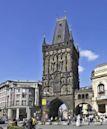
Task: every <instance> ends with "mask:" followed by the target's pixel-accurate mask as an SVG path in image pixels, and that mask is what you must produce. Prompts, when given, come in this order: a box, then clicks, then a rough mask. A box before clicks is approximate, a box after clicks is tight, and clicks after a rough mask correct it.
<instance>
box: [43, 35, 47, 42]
mask: <svg viewBox="0 0 107 129" xmlns="http://www.w3.org/2000/svg"><path fill="white" fill-rule="evenodd" d="M45 37H46V36H45V33H44V34H43V44H46V38H45Z"/></svg>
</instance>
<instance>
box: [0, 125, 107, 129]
mask: <svg viewBox="0 0 107 129" xmlns="http://www.w3.org/2000/svg"><path fill="white" fill-rule="evenodd" d="M0 126H1V127H3V129H7V124H3V125H0ZM36 129H107V125H94V124H92V125H89V126H88V125H82V126H80V127H76V126H73V125H37V127H36Z"/></svg>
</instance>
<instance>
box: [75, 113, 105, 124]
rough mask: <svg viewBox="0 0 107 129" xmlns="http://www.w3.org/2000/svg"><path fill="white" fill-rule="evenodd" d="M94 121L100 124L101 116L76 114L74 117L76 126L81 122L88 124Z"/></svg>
mask: <svg viewBox="0 0 107 129" xmlns="http://www.w3.org/2000/svg"><path fill="white" fill-rule="evenodd" d="M94 121H98V122H100V124H102V123H103V118H102V117H99V116H98V115H96V116H94V115H88V116H87V115H86V116H82V115H80V114H78V115H77V117H76V126H80V125H81V124H82V122H88V125H90V123H92V122H94Z"/></svg>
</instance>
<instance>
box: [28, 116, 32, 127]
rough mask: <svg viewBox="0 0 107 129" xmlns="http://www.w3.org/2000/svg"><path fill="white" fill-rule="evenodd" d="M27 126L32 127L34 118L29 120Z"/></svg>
mask: <svg viewBox="0 0 107 129" xmlns="http://www.w3.org/2000/svg"><path fill="white" fill-rule="evenodd" d="M27 128H28V129H32V118H30V119H29V120H28V121H27Z"/></svg>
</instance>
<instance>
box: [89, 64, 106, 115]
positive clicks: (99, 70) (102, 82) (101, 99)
mask: <svg viewBox="0 0 107 129" xmlns="http://www.w3.org/2000/svg"><path fill="white" fill-rule="evenodd" d="M91 79H92V89H93V92H94V97H93V100H92V101H93V107H94V108H95V110H96V111H97V112H98V113H99V114H105V115H107V64H102V65H99V66H97V67H96V68H95V69H94V70H93V72H92V77H91Z"/></svg>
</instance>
